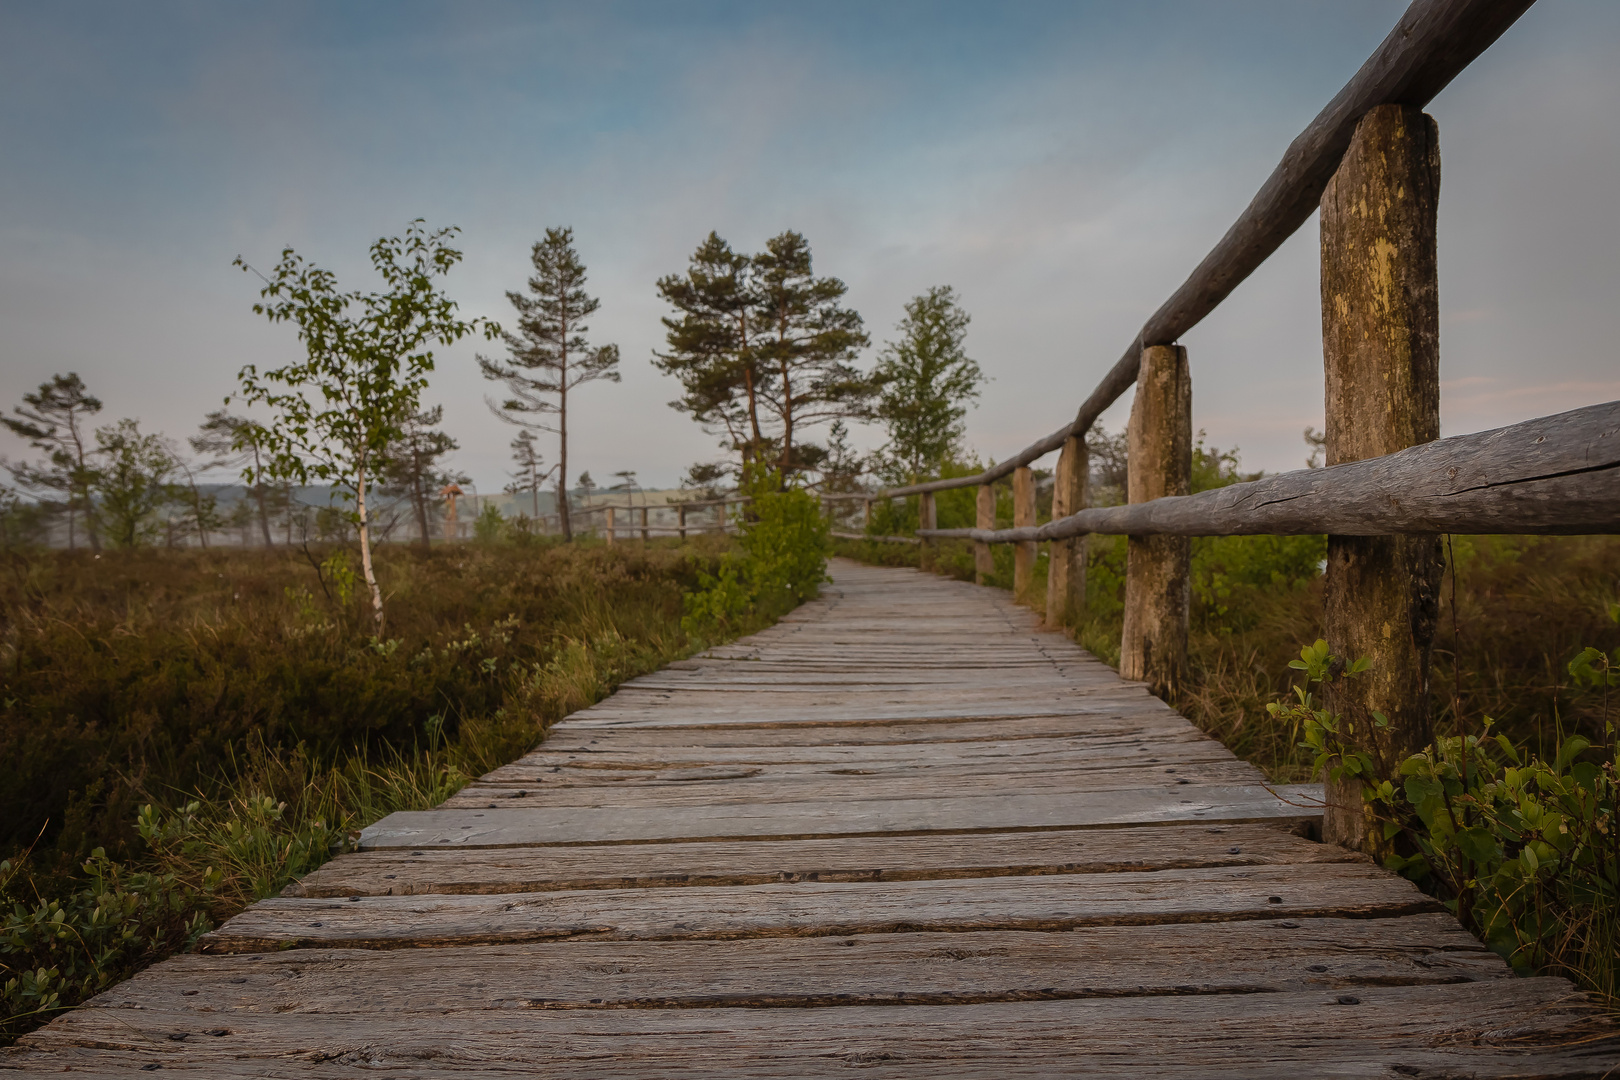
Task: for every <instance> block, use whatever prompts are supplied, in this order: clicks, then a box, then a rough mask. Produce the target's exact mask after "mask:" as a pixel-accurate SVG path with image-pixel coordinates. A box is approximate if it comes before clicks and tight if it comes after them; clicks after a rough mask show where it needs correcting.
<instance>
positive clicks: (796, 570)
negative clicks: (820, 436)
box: [682, 470, 831, 636]
mask: <svg viewBox="0 0 1620 1080" xmlns="http://www.w3.org/2000/svg"><path fill="white" fill-rule="evenodd" d="M745 490H746V491H747V492H748V493H749V494H750V495H751V496H752V501H751V502H749V503H747V504H745V507H744V509H743V510H742V511H741V512H740V513H739V515H738V524H739V533H738V538H737V544H738V547H739V548H740V551H739V553H738V554H737V555H735V556H730V557H728V558H726V559H725V560H724V561H723V562H722V563H721V565H720V566H719V568H718V569H717V570H716V571H715V572H714V573H708V572H706V571H705V572H701V573H700V574H699V575H698V588H696V589H695V590H693V591H692V592H690V593H688V594H687V596H686V599H685V605H686V617H685V618H684V619H683V620H682V625H683V626H684V627H685V628H686V630H687V632H688V633H690V634H693V635H694V636H703V635H712V634H713V633H715V632H716V631H719V630H725V629H731V628H734V627H736V626H737V625H738V623H739V622H740V621H741V620H742V619H744V618H745V617H747V616H749V615H753V614H756V613H769V614H773V615H774V614H778V613H780V612H783V611H787V610H790V609H791V608H793V607H795V606H796V605H798V604H800V603H802V602H803V601H805V600H808V599H810V598H811V597H813V596H815V595H816V592H817V590H818V589H819V588H820V586H821V584H822V582H824V581H826V580H827V557H828V555H829V554H830V553H831V543H830V538H829V536H828V532H829V530H830V526H829V525H828V523H827V520H826V519H825V518H824V517H822V514H821V507H820V504H819V502H818V501H817V499H816V498H815V496H813V495H811V494H810V493H809V492H807V491H805V490H803V489H802V488H798V487H787V488H783V487H782V486H781V478H780V475H779V474H778V473H776V472H775V471H774V470H762V471H761V472H760V473H759V474H758V475H757V477H754V478H752V479H751V482H750V483H749V484H748V485H747V487H746V488H745Z"/></svg>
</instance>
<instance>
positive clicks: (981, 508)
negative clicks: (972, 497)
mask: <svg viewBox="0 0 1620 1080" xmlns="http://www.w3.org/2000/svg"><path fill="white" fill-rule="evenodd" d="M973 525H974V527H975V528H978V529H994V528H995V527H996V489H995V486H994V485H992V484H980V485H979V493H978V501H977V502H976V503H975V504H974V517H973ZM995 572H996V560H995V556H993V555H991V554H990V545H989V544H987V543H985V542H984V541H983V540H975V541H973V580H974V581H975V582H977V583H978V584H980V585H983V584H984V583H985V582H987V581H989V580H990V577H991V575H992V574H994V573H995Z"/></svg>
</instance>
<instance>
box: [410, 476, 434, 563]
mask: <svg viewBox="0 0 1620 1080" xmlns="http://www.w3.org/2000/svg"><path fill="white" fill-rule="evenodd" d="M420 464H421V463H420V462H417V465H420ZM422 480H423V475H422V472H421V470H420V469H418V470H417V472H416V475H415V476H414V477H412V479H411V502H412V504H413V507H414V509H415V510H416V528H417V530H418V531H419V532H420V533H421V536H422V547H423V548H424V549H425V550H429V551H431V550H432V549H433V536H432V534H431V533H429V532H428V510H427V491H426V490H424V489H423V487H422Z"/></svg>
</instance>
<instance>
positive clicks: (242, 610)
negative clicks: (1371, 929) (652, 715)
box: [0, 491, 826, 1044]
mask: <svg viewBox="0 0 1620 1080" xmlns="http://www.w3.org/2000/svg"><path fill="white" fill-rule="evenodd" d="M766 502H767V507H766V509H765V511H764V512H763V513H761V514H759V515H757V516H756V520H755V521H752V522H748V523H745V524H744V529H743V536H742V537H741V539H740V541H736V540H730V539H727V538H723V537H700V538H696V539H694V540H692V541H689V542H686V543H684V544H682V543H677V542H675V541H673V540H670V541H659V540H653V541H650V542H646V543H629V544H620V545H617V546H612V547H610V546H606V545H603V544H600V543H594V542H588V541H587V542H575V543H574V544H568V545H564V544H555V543H550V542H545V541H538V540H534V539H532V538H528V537H527V536H526V535H525V534H523V533H521V532H516V533H512V534H510V535H509V536H508V537H507V539H506V540H505V541H503V542H497V543H487V544H477V545H461V546H447V547H439V548H434V549H432V550H431V551H422V550H420V549H413V548H405V547H402V546H400V547H394V548H391V549H390V550H389V552H388V557H387V558H386V559H385V560H382V561H381V563H380V564H379V575H380V586H381V588H382V590H383V591H384V593H385V594H386V595H387V596H388V598H389V610H390V619H389V623H388V631H387V636H386V637H385V638H383V639H381V640H379V639H377V638H376V637H374V636H372V634H371V628H372V626H373V621H372V618H371V612H370V610H369V602H368V598H367V596H366V595H365V590H364V589H363V588H360V587H357V581H356V575H355V572H354V566H353V559H352V554H351V552H350V551H349V550H348V549H346V548H323V549H310V550H307V551H304V552H300V551H290V552H289V551H285V550H282V551H266V550H250V551H243V550H239V549H238V550H218V549H215V550H210V551H197V550H184V549H182V550H153V549H133V550H123V551H109V552H106V553H104V554H102V555H101V556H99V557H97V556H94V555H92V554H90V553H87V552H77V553H74V552H62V551H36V552H24V551H15V550H14V551H11V552H8V553H6V557H7V560H8V569H9V571H10V572H9V574H8V575H7V576H6V577H5V578H4V579H0V610H3V611H4V613H5V614H4V616H3V618H4V628H3V629H4V640H3V644H0V649H3V650H4V653H3V660H4V663H3V671H0V706H3V708H0V762H3V771H4V775H3V782H0V856H4V858H3V860H0V1005H3V1012H0V1044H3V1043H4V1042H8V1041H10V1040H11V1039H14V1038H16V1037H17V1036H18V1035H20V1034H23V1033H25V1032H26V1031H29V1030H32V1029H33V1028H34V1027H37V1026H38V1025H39V1024H41V1023H43V1022H45V1021H46V1020H48V1019H49V1018H50V1017H51V1016H52V1015H54V1014H55V1013H57V1012H58V1011H60V1010H61V1009H63V1008H67V1007H70V1006H72V1005H73V1004H76V1003H77V1002H79V1001H82V1000H85V999H86V998H88V997H90V996H92V995H93V994H95V993H98V992H100V991H101V990H103V989H106V988H107V987H109V986H111V985H112V984H113V983H115V982H117V981H118V980H120V979H123V978H125V977H127V976H128V975H130V974H133V973H134V972H135V971H137V970H139V969H140V968H141V967H144V966H146V965H147V964H149V963H152V962H155V961H156V960H159V959H162V958H163V957H164V956H168V955H171V954H172V953H174V952H177V951H181V950H183V949H186V948H188V947H189V946H190V945H192V944H193V943H194V942H195V941H196V939H197V938H198V937H199V936H200V935H201V934H202V933H204V932H206V931H207V930H208V929H210V928H211V927H212V926H215V925H217V924H218V923H219V922H220V921H221V920H223V919H225V918H228V917H229V916H230V915H231V914H233V913H234V912H236V911H238V910H240V909H241V908H242V907H243V906H245V905H246V904H248V903H251V902H252V901H253V900H255V899H258V898H261V897H265V896H270V895H273V894H275V893H276V892H278V891H279V890H280V889H281V888H282V887H283V886H284V885H286V884H287V883H288V882H289V881H291V880H293V879H295V878H297V877H299V876H301V875H302V874H305V873H307V872H309V871H310V870H313V869H314V868H315V867H317V866H319V865H320V864H321V863H322V862H324V861H326V860H327V859H328V858H330V857H331V856H332V855H333V854H335V853H337V852H339V851H342V850H344V849H345V848H346V847H347V845H349V844H350V843H351V842H352V841H353V840H354V838H355V837H356V836H357V835H358V833H359V830H360V829H361V828H363V827H364V826H365V825H367V824H369V823H370V822H372V821H375V820H377V819H378V818H381V817H383V816H385V815H386V814H389V813H391V812H393V811H396V810H412V809H425V808H428V807H430V806H433V805H435V804H437V803H439V802H441V801H443V800H444V799H445V798H447V797H448V796H449V795H451V794H453V793H454V792H455V791H456V790H457V789H458V788H459V787H460V786H461V785H462V784H464V783H465V782H466V781H467V780H468V779H470V778H472V777H476V776H478V775H481V774H482V773H484V772H487V771H489V770H490V769H492V768H495V767H497V766H499V765H502V764H505V763H506V762H508V761H511V760H513V759H514V758H516V757H518V756H520V755H521V754H523V753H524V752H526V751H527V750H529V749H530V748H531V747H533V746H534V745H535V744H536V743H538V742H539V741H540V740H541V738H542V737H543V736H544V733H545V731H546V729H547V727H548V726H549V725H550V724H551V723H552V722H554V721H556V720H558V719H560V718H561V717H563V716H566V715H567V714H568V713H570V712H573V711H575V710H577V709H580V708H583V707H585V706H587V705H590V704H592V703H594V702H596V701H598V700H600V699H601V698H603V697H605V696H607V695H608V694H610V693H612V691H613V689H614V688H615V687H616V686H617V685H618V684H619V683H621V682H623V681H624V680H626V679H629V678H633V677H635V676H637V675H640V674H643V673H645V672H648V671H652V670H656V669H657V668H659V667H662V666H663V665H665V664H667V663H668V662H670V661H672V660H675V659H678V658H680V657H683V656H686V655H690V654H691V653H693V652H696V651H699V650H701V649H703V648H705V647H707V646H708V645H711V644H713V643H716V642H718V641H721V640H726V639H729V638H732V637H736V636H739V635H743V634H748V633H752V632H753V631H755V630H758V629H760V628H763V627H764V626H767V625H769V624H770V623H772V622H774V621H775V620H776V619H777V618H778V617H780V616H781V615H782V614H783V613H785V612H786V611H787V610H790V609H791V608H792V607H794V606H796V605H797V604H798V603H799V602H800V601H801V600H803V599H804V598H806V597H808V596H811V595H814V592H815V587H816V585H817V584H819V582H820V581H821V580H822V578H823V575H824V571H825V557H826V550H825V537H824V528H825V527H824V526H822V525H820V522H819V518H818V517H817V515H815V513H814V502H813V501H812V500H810V499H809V498H808V497H807V496H805V495H804V494H803V493H802V492H792V491H788V492H783V493H780V494H777V495H775V496H773V497H772V499H769V500H766ZM803 504H808V505H809V507H810V510H811V513H810V514H809V520H810V521H811V522H812V523H813V524H814V525H815V526H816V527H814V528H809V529H805V528H801V527H799V526H800V525H801V524H802V522H803V520H804V519H805V515H804V514H803V513H802V511H803V509H804V506H803ZM717 593H720V594H723V595H717Z"/></svg>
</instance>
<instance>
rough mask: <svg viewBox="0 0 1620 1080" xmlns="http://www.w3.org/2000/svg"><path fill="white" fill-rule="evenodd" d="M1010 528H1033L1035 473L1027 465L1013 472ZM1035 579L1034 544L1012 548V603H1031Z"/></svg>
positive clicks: (1023, 542) (1027, 543)
mask: <svg viewBox="0 0 1620 1080" xmlns="http://www.w3.org/2000/svg"><path fill="white" fill-rule="evenodd" d="M1013 527H1014V528H1025V529H1032V528H1034V527H1035V473H1034V471H1033V470H1031V469H1030V468H1029V467H1028V466H1027V465H1025V466H1020V467H1019V468H1017V469H1014V470H1013ZM1034 576H1035V541H1033V540H1024V541H1021V542H1020V543H1019V544H1018V546H1017V547H1016V548H1014V549H1013V600H1014V601H1016V602H1017V603H1020V604H1028V603H1030V602H1031V595H1030V592H1031V588H1032V582H1033V580H1034Z"/></svg>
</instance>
